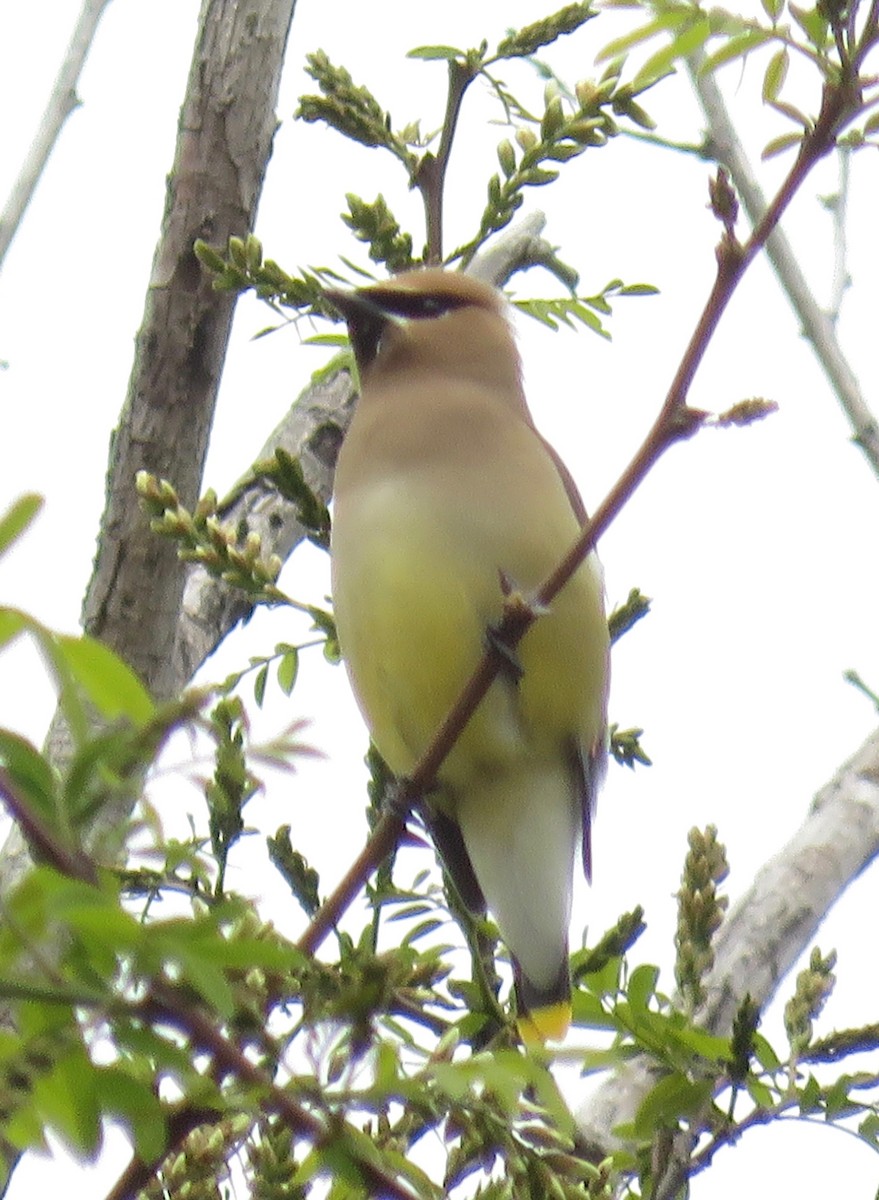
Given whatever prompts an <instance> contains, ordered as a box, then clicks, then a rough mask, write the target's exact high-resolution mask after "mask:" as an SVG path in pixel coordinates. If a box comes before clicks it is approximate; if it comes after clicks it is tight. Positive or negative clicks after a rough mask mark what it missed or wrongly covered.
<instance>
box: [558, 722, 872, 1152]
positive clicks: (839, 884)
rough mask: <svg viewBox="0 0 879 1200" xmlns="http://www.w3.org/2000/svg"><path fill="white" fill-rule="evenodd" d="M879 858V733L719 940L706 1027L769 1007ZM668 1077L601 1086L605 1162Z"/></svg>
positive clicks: (826, 791)
mask: <svg viewBox="0 0 879 1200" xmlns="http://www.w3.org/2000/svg"><path fill="white" fill-rule="evenodd" d="M877 854H879V730H876V732H875V733H873V734H871V736H870V737H869V738H868V739H867V740H866V742H864V744H863V746H861V748H860V749H859V750H858V751H857V752H856V753H855V755H854V756H853V757H852V758H851V759H849V761H848V762H847V763H845V765H844V766H843V767H841V768H840V770H839V771H838V772H837V774H836V775H835V776H834V777H833V779H831V780H830V782H829V783H827V784H826V785H825V786H824V787H823V788H822V789H821V791H820V792H818V794H817V795H816V797H815V799H814V801H813V803H812V806H811V808H810V809H809V813H808V816H807V817H806V819H805V821H804V822H803V824H802V825H801V826H800V828H799V829H798V830H797V832H796V833H795V834H794V835H793V837H792V838H791V839H790V841H789V842H788V843H787V845H785V846H784V847H783V848H782V849H781V850H780V851H779V852H778V854H776V855H775V856H774V857H773V858H771V859H769V861H768V862H767V863H765V864H764V865H763V866H762V867H761V868H760V870H759V871H758V872H757V875H756V876H755V878H754V882H753V883H752V884H751V886H750V888H749V889H748V891H747V892H746V893H745V894H744V896H742V898H741V899H740V900H739V902H738V904H736V906H735V908H733V909H732V911H731V912H730V914H729V916H728V917H727V918H726V920H725V921H724V923H723V925H722V926H721V927H720V930H719V931H718V934H717V940H716V944H715V961H714V967H713V968H712V970H711V972H710V973H709V975H708V977H707V978H706V980H705V987H706V991H707V998H706V1001H705V1004H704V1005H703V1007H702V1009H701V1011H700V1012H699V1013H698V1014H697V1020H698V1021H699V1022H700V1023H701V1024H702V1025H703V1026H704V1027H705V1028H706V1029H708V1030H709V1031H710V1032H711V1033H715V1034H718V1035H720V1036H722V1037H728V1036H729V1034H730V1033H731V1032H732V1022H733V1017H734V1016H735V1014H736V1012H737V1010H738V1008H739V1006H740V1005H741V1003H742V1001H743V1000H744V998H745V996H747V995H750V997H751V999H752V1000H753V1001H754V1002H755V1003H756V1004H757V1005H759V1006H760V1007H761V1008H763V1007H765V1006H766V1005H767V1004H768V1003H769V1001H770V1000H771V999H772V998H773V996H774V995H775V993H776V991H777V989H778V986H779V984H780V983H781V981H782V979H784V977H785V975H786V974H787V972H788V971H789V970H790V969H791V967H792V966H793V965H794V963H795V962H796V961H797V959H798V958H799V956H800V955H801V954H802V953H803V951H804V950H805V949H806V947H807V946H808V945H809V943H810V942H811V940H812V938H813V937H814V935H815V931H816V930H817V929H818V927H819V925H820V924H821V922H822V921H823V920H824V918H825V916H826V915H827V913H828V912H829V911H830V909H831V907H832V906H833V904H834V903H835V902H836V901H837V900H838V899H839V897H840V896H841V895H842V893H843V892H844V891H845V889H846V888H847V887H848V885H849V884H850V883H851V882H852V881H853V880H854V879H856V878H857V876H858V875H860V873H861V872H862V871H863V870H864V868H865V867H866V866H867V865H868V864H869V863H870V862H872V860H873V859H874V858H875V857H876V855H877ZM658 1078H659V1076H658V1075H657V1073H656V1072H655V1071H654V1070H653V1069H652V1067H651V1064H650V1062H649V1060H648V1059H646V1058H637V1059H633V1060H632V1062H631V1063H627V1064H626V1066H625V1067H623V1068H621V1069H620V1070H619V1071H618V1072H616V1073H615V1074H614V1075H613V1076H611V1077H610V1078H609V1079H608V1080H607V1082H606V1083H604V1084H602V1086H601V1087H600V1088H598V1090H597V1091H596V1092H595V1094H594V1095H593V1096H592V1097H591V1099H590V1100H589V1101H588V1102H587V1103H586V1105H584V1107H583V1108H582V1109H581V1110H580V1113H579V1114H578V1118H577V1124H578V1127H579V1129H580V1132H581V1135H582V1137H583V1138H584V1140H585V1142H586V1143H587V1144H588V1145H589V1146H591V1147H592V1148H593V1149H595V1150H596V1152H597V1153H598V1154H599V1156H600V1157H601V1156H603V1155H604V1154H605V1153H607V1152H608V1151H609V1150H610V1149H611V1148H613V1147H614V1146H615V1145H617V1144H618V1141H617V1139H616V1138H615V1136H614V1133H613V1131H614V1129H615V1128H616V1126H617V1125H620V1124H624V1123H627V1122H630V1121H632V1120H633V1119H634V1117H635V1114H636V1112H637V1111H638V1106H639V1105H640V1103H641V1101H642V1100H643V1099H644V1097H645V1096H646V1095H647V1093H648V1092H649V1091H650V1089H651V1088H652V1087H653V1086H654V1085H655V1084H656V1082H657V1080H658Z"/></svg>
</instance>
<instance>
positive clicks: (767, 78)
mask: <svg viewBox="0 0 879 1200" xmlns="http://www.w3.org/2000/svg"><path fill="white" fill-rule="evenodd" d="M789 63H790V56H789V55H788V52H787V46H782V48H781V49H780V50H778V51H776V53H775V54H773V56H772V58H770V60H769V63H768V65H767V67H766V73H765V74H764V76H763V100H764V101H765V102H766V103H769V102H770V101H772V100H775V99H777V97H778V93H779V92H780V91H781V89H782V87H783V86H784V81H785V79H787V69H788V66H789Z"/></svg>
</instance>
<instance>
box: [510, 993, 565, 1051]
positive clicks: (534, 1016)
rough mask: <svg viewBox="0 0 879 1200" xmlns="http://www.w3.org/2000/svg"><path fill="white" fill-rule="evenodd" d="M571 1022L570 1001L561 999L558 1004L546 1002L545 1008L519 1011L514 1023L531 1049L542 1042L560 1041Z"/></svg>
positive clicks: (520, 1035)
mask: <svg viewBox="0 0 879 1200" xmlns="http://www.w3.org/2000/svg"><path fill="white" fill-rule="evenodd" d="M570 1024H571V1003H570V1001H569V1000H562V1001H560V1002H559V1003H558V1004H547V1005H546V1007H545V1008H533V1009H531V1011H530V1012H523V1013H519V1015H518V1017H517V1018H516V1025H517V1026H518V1028H519V1037H520V1038H521V1039H522V1041H523V1043H524V1044H525V1046H527V1047H528V1049H531V1048H532V1047H534V1046H542V1045H543V1043H544V1042H560V1041H562V1040H563V1039H564V1037H565V1034H566V1033H567V1032H568V1028H569V1026H570Z"/></svg>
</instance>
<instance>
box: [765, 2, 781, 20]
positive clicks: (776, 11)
mask: <svg viewBox="0 0 879 1200" xmlns="http://www.w3.org/2000/svg"><path fill="white" fill-rule="evenodd" d="M760 3H761V4H762V5H763V11H764V12H765V13H766V15H767V17H768V18H769V20H770V21H772V23H773V24H775V22H776V21H777V20H778V18H779V17H780V16H781V14H782V13H783V12H784V0H760Z"/></svg>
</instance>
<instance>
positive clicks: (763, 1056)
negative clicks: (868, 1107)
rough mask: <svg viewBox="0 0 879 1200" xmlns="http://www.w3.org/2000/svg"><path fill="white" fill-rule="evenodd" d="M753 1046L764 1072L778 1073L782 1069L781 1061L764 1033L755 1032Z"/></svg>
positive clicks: (755, 1055)
mask: <svg viewBox="0 0 879 1200" xmlns="http://www.w3.org/2000/svg"><path fill="white" fill-rule="evenodd" d="M752 1045H753V1048H754V1057H755V1058H756V1060H757V1062H758V1063H759V1064H760V1066H761V1067H762V1068H763V1070H764V1071H777V1070H778V1069H779V1068H780V1067H781V1059H780V1058H779V1057H778V1055H777V1054H776V1053H775V1051H774V1050H773V1048H772V1046H771V1045H770V1043H769V1042H768V1041H767V1039H766V1038H765V1037H764V1036H763V1034H762V1033H757V1032H756V1031H755V1032H754V1034H753V1036H752Z"/></svg>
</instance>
